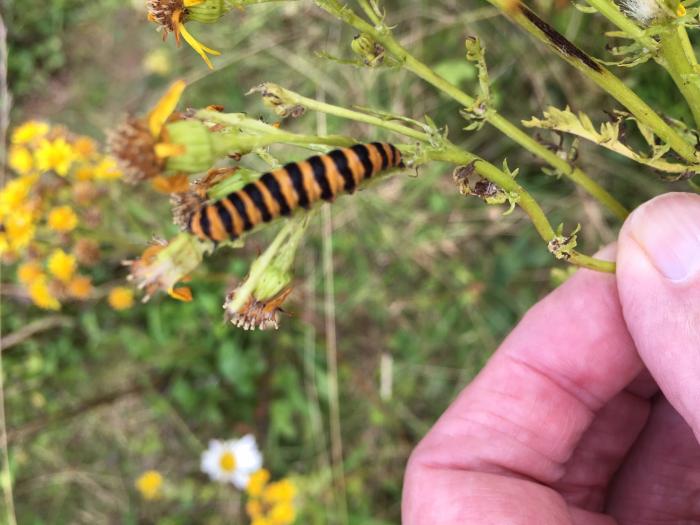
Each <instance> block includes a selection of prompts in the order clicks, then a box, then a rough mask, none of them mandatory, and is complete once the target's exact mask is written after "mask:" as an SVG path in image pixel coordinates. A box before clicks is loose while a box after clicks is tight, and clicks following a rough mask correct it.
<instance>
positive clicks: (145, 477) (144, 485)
mask: <svg viewBox="0 0 700 525" xmlns="http://www.w3.org/2000/svg"><path fill="white" fill-rule="evenodd" d="M134 485H135V486H136V490H138V491H139V492H140V493H141V497H142V498H143V499H145V500H154V499H158V498H160V497H161V495H162V494H161V491H162V488H163V475H162V474H161V473H160V472H158V471H157V470H147V471H146V472H144V473H143V474H141V475H140V476H139V477H138V479H137V480H136V482H135V483H134Z"/></svg>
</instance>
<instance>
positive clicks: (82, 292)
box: [68, 275, 92, 301]
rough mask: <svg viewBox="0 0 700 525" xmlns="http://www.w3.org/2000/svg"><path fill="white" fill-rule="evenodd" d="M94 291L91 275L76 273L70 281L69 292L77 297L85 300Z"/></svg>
mask: <svg viewBox="0 0 700 525" xmlns="http://www.w3.org/2000/svg"><path fill="white" fill-rule="evenodd" d="M91 292H92V282H91V281H90V278H89V277H85V276H84V275H76V276H75V277H73V279H71V281H70V282H69V283H68V294H69V295H70V296H71V297H73V298H75V299H80V300H81V301H84V300H85V299H87V298H89V297H90V293H91Z"/></svg>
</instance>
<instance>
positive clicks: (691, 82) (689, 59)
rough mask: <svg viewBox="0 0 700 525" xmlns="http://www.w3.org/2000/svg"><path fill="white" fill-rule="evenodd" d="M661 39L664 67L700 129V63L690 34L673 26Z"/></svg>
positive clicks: (679, 26)
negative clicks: (689, 36) (698, 69)
mask: <svg viewBox="0 0 700 525" xmlns="http://www.w3.org/2000/svg"><path fill="white" fill-rule="evenodd" d="M659 37H660V40H659V42H660V44H661V47H660V49H659V52H660V57H661V59H662V65H663V66H664V67H665V68H666V70H667V71H668V72H669V73H670V75H671V78H673V81H674V82H675V83H676V86H678V89H679V91H680V92H681V93H682V94H683V98H685V100H686V102H687V103H688V106H690V110H691V111H692V113H693V119H694V120H695V125H696V126H699V127H700V84H699V83H698V81H697V79H696V78H697V77H696V75H697V71H696V68H697V65H698V63H697V59H696V58H695V53H694V51H693V47H692V46H691V44H690V40H689V39H688V33H686V31H685V27H684V26H682V25H675V24H672V25H671V26H670V27H668V29H667V30H666V31H663V32H662V33H661V34H660V35H659Z"/></svg>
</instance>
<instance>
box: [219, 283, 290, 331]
mask: <svg viewBox="0 0 700 525" xmlns="http://www.w3.org/2000/svg"><path fill="white" fill-rule="evenodd" d="M236 291H237V289H236V290H232V291H230V292H229V293H228V295H227V296H226V301H225V302H224V310H225V313H224V318H225V319H226V321H228V322H230V323H231V324H233V325H234V326H237V327H238V328H243V329H244V330H255V329H256V328H257V329H259V330H271V329H273V328H274V329H275V330H277V329H278V328H279V316H280V313H283V312H284V310H283V309H282V303H284V301H285V300H286V299H287V297H289V294H290V293H292V289H291V288H286V289H284V290H282V291H281V292H280V293H279V294H277V295H276V296H274V297H272V298H271V299H267V300H258V299H256V298H255V296H254V295H251V296H250V297H248V300H247V302H246V303H245V304H244V305H243V306H242V307H240V308H238V309H237V310H235V311H233V309H232V307H233V304H234V299H235V297H236Z"/></svg>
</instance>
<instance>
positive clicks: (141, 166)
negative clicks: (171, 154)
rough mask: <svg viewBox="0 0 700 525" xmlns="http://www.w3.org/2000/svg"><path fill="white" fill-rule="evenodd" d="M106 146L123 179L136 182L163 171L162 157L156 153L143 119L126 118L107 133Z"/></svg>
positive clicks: (153, 140) (151, 137)
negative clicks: (122, 173) (115, 161)
mask: <svg viewBox="0 0 700 525" xmlns="http://www.w3.org/2000/svg"><path fill="white" fill-rule="evenodd" d="M108 146H109V150H110V152H111V154H112V155H113V156H114V157H115V158H116V159H117V162H118V164H119V167H120V168H121V170H122V171H123V172H124V180H125V181H126V182H128V183H130V184H136V183H138V182H141V181H143V180H146V179H151V178H153V177H155V176H156V175H159V174H160V173H161V172H162V171H163V166H164V165H165V162H164V159H161V158H159V157H158V155H156V140H155V139H154V137H153V135H152V134H151V132H150V130H149V127H148V122H147V121H146V120H145V119H139V118H136V117H127V119H126V120H125V121H124V123H122V124H121V125H120V126H118V127H117V128H116V129H115V130H114V131H112V132H111V133H110V134H109V137H108Z"/></svg>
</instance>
